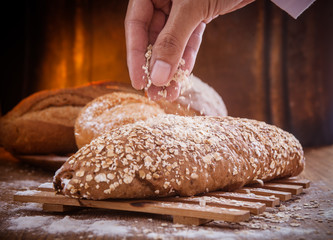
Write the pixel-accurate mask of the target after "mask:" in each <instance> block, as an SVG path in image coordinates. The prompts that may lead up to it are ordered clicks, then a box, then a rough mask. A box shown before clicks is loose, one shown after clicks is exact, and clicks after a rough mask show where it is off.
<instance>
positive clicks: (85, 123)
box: [74, 92, 165, 148]
mask: <svg viewBox="0 0 333 240" xmlns="http://www.w3.org/2000/svg"><path fill="white" fill-rule="evenodd" d="M159 114H165V112H164V111H163V109H162V108H161V107H160V106H159V105H158V104H157V103H155V102H154V101H150V100H149V99H148V98H146V97H144V96H140V95H138V94H135V93H124V92H114V93H110V94H105V95H103V96H100V97H98V98H96V99H94V100H93V101H91V102H89V103H88V104H87V105H86V106H85V107H84V108H83V109H82V110H81V112H80V113H79V115H78V117H77V119H76V121H75V129H74V130H75V141H76V145H77V146H78V148H81V147H83V146H84V145H86V144H88V143H90V142H91V140H93V139H95V138H96V137H98V136H100V135H102V134H103V133H104V132H109V131H111V130H112V129H114V128H117V127H120V126H122V125H125V124H129V123H134V122H136V121H140V120H146V119H148V118H151V117H154V116H157V115H159Z"/></svg>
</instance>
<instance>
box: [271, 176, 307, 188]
mask: <svg viewBox="0 0 333 240" xmlns="http://www.w3.org/2000/svg"><path fill="white" fill-rule="evenodd" d="M271 183H283V184H290V185H300V186H302V187H303V188H309V187H310V183H311V181H309V180H307V179H298V178H285V179H278V180H274V181H272V182H271Z"/></svg>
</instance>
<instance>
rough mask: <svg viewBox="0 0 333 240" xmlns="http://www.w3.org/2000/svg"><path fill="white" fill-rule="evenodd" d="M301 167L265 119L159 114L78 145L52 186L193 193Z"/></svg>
mask: <svg viewBox="0 0 333 240" xmlns="http://www.w3.org/2000/svg"><path fill="white" fill-rule="evenodd" d="M304 164H305V162H304V155H303V150H302V146H301V145H300V143H299V142H298V140H297V139H296V138H295V137H294V136H293V135H291V134H290V133H288V132H285V131H283V130H282V129H280V128H277V127H275V126H272V125H269V124H266V123H264V122H259V121H255V120H249V119H241V118H232V117H199V116H197V117H182V116H175V115H160V116H158V117H156V118H152V119H149V120H147V121H139V122H136V123H134V124H128V125H124V126H122V127H119V128H116V129H114V130H112V131H110V132H108V133H106V134H104V135H102V136H100V137H98V138H96V139H95V140H93V141H92V142H91V143H90V144H88V145H86V146H84V147H83V148H81V149H80V150H79V151H78V152H77V153H76V154H74V155H73V156H71V157H70V158H69V159H68V160H67V161H66V163H65V164H64V165H63V166H62V167H61V168H60V169H59V170H58V171H57V172H56V174H55V176H54V186H55V189H56V190H57V191H58V192H61V193H63V194H64V195H66V196H70V197H74V198H86V199H94V200H97V199H108V198H146V197H165V196H174V195H180V196H192V195H196V194H200V193H204V192H207V191H215V190H220V189H223V190H232V189H236V188H239V187H242V186H244V185H245V184H248V183H252V182H255V181H256V180H258V179H260V180H262V181H269V180H272V179H275V178H282V177H290V176H296V175H298V174H299V173H300V172H301V171H302V170H303V168H304Z"/></svg>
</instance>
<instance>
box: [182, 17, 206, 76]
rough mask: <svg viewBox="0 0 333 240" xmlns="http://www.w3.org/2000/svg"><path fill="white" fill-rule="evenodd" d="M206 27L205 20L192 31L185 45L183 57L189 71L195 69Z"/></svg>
mask: <svg viewBox="0 0 333 240" xmlns="http://www.w3.org/2000/svg"><path fill="white" fill-rule="evenodd" d="M205 28H206V24H205V23H203V22H201V23H199V25H198V26H197V28H196V29H195V30H194V32H193V33H192V35H191V37H190V39H189V40H188V43H187V45H186V47H185V51H184V54H183V59H184V60H185V69H187V70H188V71H189V72H192V70H193V67H194V64H195V60H196V58H197V55H198V51H199V48H200V45H201V41H202V35H203V33H204V31H205Z"/></svg>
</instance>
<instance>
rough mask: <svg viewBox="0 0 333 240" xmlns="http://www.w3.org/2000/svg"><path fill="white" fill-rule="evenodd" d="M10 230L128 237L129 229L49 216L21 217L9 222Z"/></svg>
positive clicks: (113, 223)
mask: <svg viewBox="0 0 333 240" xmlns="http://www.w3.org/2000/svg"><path fill="white" fill-rule="evenodd" d="M9 223H10V226H9V228H8V229H10V230H26V229H30V230H32V229H36V230H37V229H38V230H43V231H45V232H48V233H51V234H59V233H67V232H74V233H83V232H91V233H93V234H95V235H99V236H100V235H113V236H117V235H121V236H126V235H130V233H129V232H130V231H131V228H130V227H127V226H122V225H120V223H121V222H120V221H115V220H95V219H93V220H77V219H74V218H71V217H69V216H66V217H64V218H62V219H58V218H55V217H50V216H21V217H16V218H11V219H10V220H9Z"/></svg>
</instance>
